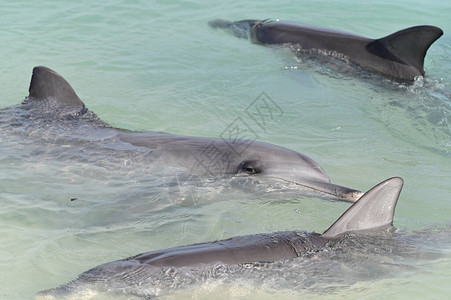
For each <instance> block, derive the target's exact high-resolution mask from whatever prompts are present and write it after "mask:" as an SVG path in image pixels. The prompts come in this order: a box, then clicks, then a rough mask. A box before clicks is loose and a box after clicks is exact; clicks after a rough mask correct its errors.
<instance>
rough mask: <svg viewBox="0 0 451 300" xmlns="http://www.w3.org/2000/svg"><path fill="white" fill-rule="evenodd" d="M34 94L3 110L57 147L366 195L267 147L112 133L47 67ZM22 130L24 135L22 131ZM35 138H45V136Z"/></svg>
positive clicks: (36, 77)
mask: <svg viewBox="0 0 451 300" xmlns="http://www.w3.org/2000/svg"><path fill="white" fill-rule="evenodd" d="M29 92H30V93H29V96H28V97H27V98H26V99H25V101H24V102H23V103H22V104H21V105H20V106H19V107H15V108H14V110H13V112H10V111H5V110H3V113H4V114H5V115H7V116H8V117H9V118H10V119H11V120H10V122H12V123H13V125H10V126H11V128H12V129H11V130H16V131H19V132H21V133H22V132H28V131H30V132H34V131H36V130H38V129H39V128H44V129H45V130H46V132H47V131H48V132H50V133H46V136H50V138H49V139H51V142H52V143H63V144H64V145H67V144H69V146H70V144H83V145H86V144H89V145H92V144H94V145H96V146H98V147H102V146H103V145H105V144H106V145H107V146H105V147H107V148H108V150H111V149H113V150H114V149H116V148H117V149H118V151H119V150H123V149H126V150H127V149H129V148H130V147H135V148H139V149H145V151H143V152H144V153H145V154H144V156H146V157H147V158H148V159H149V160H150V162H151V163H154V164H155V165H161V166H162V167H163V168H165V167H168V166H174V167H181V168H183V169H186V170H187V171H189V172H192V173H194V174H198V175H206V176H211V177H215V176H219V175H221V176H235V177H237V176H241V177H255V178H259V179H262V180H265V179H267V180H269V181H274V180H276V181H277V180H279V181H280V180H281V181H283V182H289V183H294V184H295V185H296V186H297V187H299V188H300V189H304V190H305V189H306V190H309V191H313V192H315V193H319V194H323V195H328V196H332V197H336V198H339V199H342V200H346V201H351V202H354V201H355V200H357V199H358V198H359V197H360V196H361V195H362V193H361V192H360V191H357V190H353V189H349V188H346V187H342V186H338V185H334V184H332V183H330V179H329V177H328V176H327V174H326V173H325V172H324V171H323V169H322V168H321V167H320V166H319V165H318V164H317V163H316V162H314V161H313V160H312V159H310V158H309V157H307V156H305V155H303V154H300V153H298V152H295V151H292V150H288V149H284V148H282V147H278V146H275V145H271V144H268V143H263V142H257V141H246V140H227V139H219V138H202V137H188V136H179V135H173V134H167V133H159V132H145V133H141V132H131V131H126V130H122V129H117V128H112V127H111V126H109V125H108V124H105V123H104V122H102V121H101V120H99V118H98V117H97V116H96V115H95V114H94V113H92V112H91V111H89V110H88V109H87V108H86V107H85V105H84V103H83V102H82V101H81V100H80V99H79V97H78V96H77V95H76V93H75V91H74V90H73V89H72V87H71V86H70V84H69V83H68V82H67V81H66V80H65V79H64V78H63V77H62V76H61V75H59V74H58V73H56V72H55V71H53V70H51V69H49V68H46V67H42V66H40V67H36V68H34V70H33V76H32V79H31V84H30V88H29ZM0 113H2V112H0ZM11 115H12V116H11ZM0 125H1V124H0ZM52 125H53V126H52ZM3 127H5V126H3ZM23 127H25V130H22V129H20V130H18V129H17V128H23ZM4 130H6V128H4ZM36 135H37V136H38V138H40V137H42V134H41V133H38V134H35V136H36Z"/></svg>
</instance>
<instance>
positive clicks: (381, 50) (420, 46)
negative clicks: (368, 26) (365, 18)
mask: <svg viewBox="0 0 451 300" xmlns="http://www.w3.org/2000/svg"><path fill="white" fill-rule="evenodd" d="M442 34H443V31H442V30H441V29H440V28H438V27H435V26H426V25H424V26H415V27H410V28H407V29H404V30H400V31H397V32H395V33H393V34H390V35H388V36H386V37H384V38H380V39H377V40H374V41H372V42H370V43H369V44H368V45H367V46H366V50H368V51H369V52H371V53H373V54H375V55H378V56H380V57H382V58H385V59H389V60H393V61H396V62H399V63H403V64H407V65H411V66H413V67H415V68H416V69H417V70H418V71H419V72H420V73H421V74H422V75H424V57H425V56H426V52H427V50H428V49H429V47H430V46H431V45H432V43H434V42H435V41H436V40H437V39H438V38H439V37H441V36H442Z"/></svg>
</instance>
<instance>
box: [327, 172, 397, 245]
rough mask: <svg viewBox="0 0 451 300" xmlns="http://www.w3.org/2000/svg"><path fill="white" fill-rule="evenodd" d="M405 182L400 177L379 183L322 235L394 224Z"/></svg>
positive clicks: (331, 236)
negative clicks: (396, 209) (397, 205)
mask: <svg viewBox="0 0 451 300" xmlns="http://www.w3.org/2000/svg"><path fill="white" fill-rule="evenodd" d="M403 184H404V181H403V179H402V178H400V177H393V178H390V179H387V180H385V181H383V182H381V183H379V184H378V185H376V186H375V187H373V188H372V189H371V190H369V191H368V192H366V193H365V194H364V195H363V196H362V197H361V198H360V199H359V200H357V202H356V203H354V204H353V205H352V206H351V207H350V208H349V209H348V210H347V211H346V212H345V213H344V214H343V215H342V216H341V217H340V218H339V219H338V220H337V221H335V223H334V224H332V226H330V227H329V229H327V230H326V231H325V232H324V233H323V234H322V236H323V237H325V238H334V237H336V236H338V235H340V234H342V233H345V232H348V231H357V230H368V229H373V228H378V227H382V226H386V225H393V218H394V215H395V208H396V203H397V202H398V198H399V195H400V193H401V190H402V187H403Z"/></svg>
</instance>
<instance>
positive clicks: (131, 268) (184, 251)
mask: <svg viewBox="0 0 451 300" xmlns="http://www.w3.org/2000/svg"><path fill="white" fill-rule="evenodd" d="M402 186H403V180H402V179H401V178H399V177H394V178H390V179H387V180H385V181H383V182H381V183H379V184H378V185H376V186H375V187H373V188H372V189H370V190H369V191H368V192H367V193H365V194H364V195H363V196H362V197H361V198H360V199H359V200H358V201H357V202H355V203H354V204H353V205H352V206H351V207H350V208H349V209H348V210H347V211H346V212H345V213H344V214H343V215H342V216H341V217H340V218H338V220H336V221H335V222H334V223H333V224H332V225H331V226H330V227H329V229H327V230H326V231H325V232H324V233H323V234H321V235H320V234H316V233H313V234H307V233H304V232H297V231H288V232H275V233H270V234H256V235H248V236H241V237H234V238H230V239H227V240H222V241H216V242H210V243H202V244H195V245H190V246H183V247H176V248H171V249H165V250H157V251H151V252H147V253H143V254H138V255H136V256H133V257H130V258H127V259H123V260H118V261H114V262H110V263H106V264H103V265H100V266H97V267H95V268H93V269H91V270H89V271H86V272H85V273H83V274H81V275H80V276H79V278H78V279H76V280H74V281H73V282H71V283H69V284H67V285H65V286H62V287H60V288H56V289H52V290H48V291H44V292H41V293H40V294H39V295H40V296H56V297H62V296H64V295H67V294H68V293H71V292H73V291H75V290H77V289H78V288H79V287H81V286H82V285H83V284H93V285H95V284H100V285H106V286H109V284H112V283H117V284H119V286H120V288H118V290H121V291H122V292H125V293H127V291H128V290H129V289H133V288H135V289H136V287H138V290H139V287H141V286H143V287H145V286H149V285H150V286H152V285H158V282H159V281H160V280H163V278H162V277H164V276H167V273H168V272H169V273H170V272H174V271H171V270H174V268H185V267H193V268H196V267H198V268H203V267H205V266H208V265H210V266H212V265H213V266H214V265H238V264H246V263H257V262H276V261H280V260H285V259H292V258H296V257H301V256H303V255H304V254H306V253H309V252H312V251H318V250H321V249H323V248H325V247H328V249H331V250H333V247H334V245H335V244H338V243H339V242H340V240H341V239H342V237H343V236H344V235H345V233H350V232H356V233H357V234H359V233H361V232H362V231H367V230H371V231H373V232H374V231H378V230H386V229H387V228H390V227H391V226H392V225H393V218H394V212H395V207H396V203H397V201H398V198H399V195H400V193H401V189H402ZM185 271H186V272H188V274H190V273H189V271H188V270H187V269H185ZM185 271H182V273H184V272H185ZM154 274H155V275H156V276H153V275H154ZM158 276H161V278H158ZM188 277H191V276H190V275H188ZM127 282H128V283H127ZM127 284H129V285H131V286H129V287H127ZM111 288H112V287H111ZM107 290H110V288H107Z"/></svg>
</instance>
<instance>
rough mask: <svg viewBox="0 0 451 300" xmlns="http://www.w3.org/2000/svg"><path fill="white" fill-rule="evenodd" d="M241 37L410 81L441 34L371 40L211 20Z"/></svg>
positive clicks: (407, 33)
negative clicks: (282, 46) (346, 62)
mask: <svg viewBox="0 0 451 300" xmlns="http://www.w3.org/2000/svg"><path fill="white" fill-rule="evenodd" d="M209 25H210V26H211V27H213V28H222V29H224V30H226V31H229V32H232V33H233V34H234V35H235V36H237V37H240V38H250V40H251V41H252V42H253V43H256V44H262V45H287V44H288V45H291V46H292V49H293V50H295V52H296V54H298V55H299V56H302V55H326V56H332V57H334V58H338V59H342V60H344V61H349V62H352V63H354V64H356V65H358V66H360V67H362V68H364V69H367V70H370V71H372V72H376V73H380V74H382V75H384V76H387V77H390V78H393V79H398V80H405V81H411V80H413V79H414V78H415V77H416V76H418V75H424V74H425V72H424V57H425V55H426V51H427V50H428V49H429V47H430V46H431V44H432V43H434V42H435V41H436V40H437V39H438V38H439V37H440V36H442V34H443V31H442V30H441V29H440V28H438V27H435V26H415V27H410V28H407V29H404V30H400V31H398V32H395V33H393V34H390V35H388V36H386V37H383V38H379V39H370V38H366V37H362V36H358V35H354V34H350V33H346V32H342V31H336V30H332V29H327V28H322V27H317V26H311V25H304V24H299V23H294V22H285V21H278V20H277V21H272V20H263V21H259V20H242V21H237V22H232V21H227V20H214V21H211V22H209Z"/></svg>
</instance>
